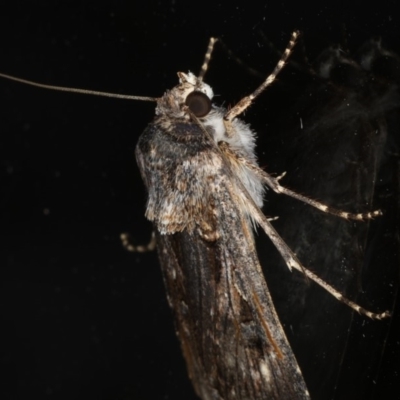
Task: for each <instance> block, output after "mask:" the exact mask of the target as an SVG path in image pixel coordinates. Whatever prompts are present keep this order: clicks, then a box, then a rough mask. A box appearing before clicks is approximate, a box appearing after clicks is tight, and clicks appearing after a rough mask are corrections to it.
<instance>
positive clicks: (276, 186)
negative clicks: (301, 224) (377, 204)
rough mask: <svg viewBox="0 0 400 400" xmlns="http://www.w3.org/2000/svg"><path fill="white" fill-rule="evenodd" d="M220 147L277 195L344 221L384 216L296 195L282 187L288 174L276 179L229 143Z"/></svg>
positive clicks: (378, 212) (376, 212) (219, 145)
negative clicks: (282, 195) (238, 152)
mask: <svg viewBox="0 0 400 400" xmlns="http://www.w3.org/2000/svg"><path fill="white" fill-rule="evenodd" d="M218 147H219V148H220V149H221V151H222V152H223V153H224V154H225V155H226V156H227V157H228V158H229V159H232V158H233V159H236V161H237V162H238V163H240V164H241V165H245V166H246V167H247V168H248V169H250V170H251V171H253V172H254V173H255V174H256V175H258V176H259V177H260V178H261V179H262V181H263V182H264V183H265V184H266V185H267V186H268V187H270V188H271V189H272V190H273V191H274V192H275V193H278V194H285V195H286V196H290V197H293V198H294V199H297V200H300V201H302V202H303V203H306V204H309V205H310V206H312V207H314V208H317V209H318V210H320V211H323V212H325V213H327V214H332V215H336V216H337V217H340V218H343V219H347V220H349V219H351V220H355V221H364V220H366V219H372V218H374V217H379V216H380V215H382V211H381V210H375V211H371V212H367V213H358V214H355V213H349V212H346V211H342V210H338V209H336V208H334V207H330V206H327V205H326V204H323V203H321V202H319V201H317V200H314V199H310V198H309V197H307V196H304V195H302V194H299V193H296V192H294V191H293V190H290V189H288V188H286V187H285V186H282V185H281V184H280V183H279V181H280V180H281V179H282V178H283V177H284V176H285V175H286V172H283V173H282V174H281V175H279V176H277V177H276V178H274V177H273V176H271V175H270V174H268V173H267V172H265V171H263V170H262V169H261V168H260V167H258V166H257V165H255V164H253V163H252V162H250V161H249V160H247V159H246V158H244V157H242V156H241V155H239V154H237V153H236V152H235V151H234V150H232V148H231V147H230V146H229V144H228V143H227V142H223V141H221V142H219V143H218Z"/></svg>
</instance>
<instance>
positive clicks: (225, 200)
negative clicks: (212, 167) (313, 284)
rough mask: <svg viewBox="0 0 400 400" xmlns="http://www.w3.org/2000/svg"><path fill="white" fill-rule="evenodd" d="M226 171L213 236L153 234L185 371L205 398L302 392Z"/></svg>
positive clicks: (217, 189) (217, 190)
mask: <svg viewBox="0 0 400 400" xmlns="http://www.w3.org/2000/svg"><path fill="white" fill-rule="evenodd" d="M226 179H227V177H226V176H222V177H220V182H218V184H217V185H215V186H214V187H213V190H214V191H213V193H214V198H213V200H214V204H213V206H214V215H215V219H216V221H215V225H216V226H217V227H218V228H217V230H218V234H219V238H218V239H217V240H216V241H206V240H204V239H203V238H202V237H201V236H200V234H198V233H195V232H194V233H192V234H189V233H188V232H186V231H184V232H181V233H176V234H173V235H160V234H159V233H158V234H157V244H158V250H159V256H160V262H161V265H162V270H163V275H164V281H165V285H166V289H167V294H168V300H169V303H170V306H171V307H172V309H173V313H174V317H175V326H176V331H177V334H178V336H179V339H180V342H181V346H182V350H183V354H184V357H185V359H186V363H187V367H188V370H189V376H190V378H191V380H192V382H193V384H194V387H195V390H196V392H197V394H198V395H199V396H200V397H201V398H202V399H205V400H208V399H213V400H214V399H224V400H228V399H236V400H237V399H308V398H309V396H308V392H307V388H306V385H305V383H304V380H303V377H302V375H301V372H300V370H299V367H298V365H297V362H296V360H295V357H294V355H293V353H292V350H291V348H290V345H289V343H288V342H287V339H286V336H285V334H284V332H283V329H282V326H281V324H280V322H279V319H278V317H277V315H276V312H275V309H274V306H273V303H272V300H271V297H270V294H269V291H268V288H267V285H266V283H265V280H264V278H263V274H262V272H261V268H260V265H259V262H258V258H257V254H256V251H255V247H254V240H253V234H252V232H251V226H250V224H249V222H248V221H247V219H246V218H245V217H244V216H243V215H242V214H241V212H240V211H239V208H238V207H237V204H236V200H235V198H234V196H235V194H234V193H231V192H230V190H229V185H226V184H225V180H226Z"/></svg>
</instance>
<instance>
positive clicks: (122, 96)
mask: <svg viewBox="0 0 400 400" xmlns="http://www.w3.org/2000/svg"><path fill="white" fill-rule="evenodd" d="M0 77H1V78H5V79H9V80H11V81H15V82H19V83H24V84H25V85H30V86H36V87H39V88H42V89H49V90H56V91H58V92H70V93H79V94H89V95H92V96H101V97H111V98H113V99H124V100H139V101H157V100H158V98H157V97H145V96H132V95H129V94H119V93H108V92H99V91H97V90H88V89H78V88H69V87H65V86H53V85H46V84H44V83H38V82H33V81H29V80H27V79H21V78H17V77H16V76H12V75H7V74H2V73H0Z"/></svg>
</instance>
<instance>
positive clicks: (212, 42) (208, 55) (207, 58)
mask: <svg viewBox="0 0 400 400" xmlns="http://www.w3.org/2000/svg"><path fill="white" fill-rule="evenodd" d="M217 40H218V39H216V38H213V37H212V38H210V41H209V42H208V47H207V51H206V54H205V56H204V61H203V65H202V66H201V69H200V73H199V76H198V78H199V80H201V81H202V80H203V78H204V75H205V74H206V72H207V69H208V64H209V63H210V60H211V54H212V52H213V50H214V45H215V43H216V42H217Z"/></svg>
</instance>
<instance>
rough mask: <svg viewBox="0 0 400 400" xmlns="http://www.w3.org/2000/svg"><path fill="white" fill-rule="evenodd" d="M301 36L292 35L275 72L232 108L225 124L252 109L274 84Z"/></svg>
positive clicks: (297, 33) (226, 116) (297, 34)
mask: <svg viewBox="0 0 400 400" xmlns="http://www.w3.org/2000/svg"><path fill="white" fill-rule="evenodd" d="M298 36H299V32H298V31H295V32H293V33H292V37H291V38H290V41H289V44H288V46H287V47H286V50H285V51H284V52H283V55H282V57H281V59H280V60H279V61H278V64H276V67H275V69H274V70H273V72H272V73H271V74H270V75H268V77H267V79H265V81H264V82H263V83H262V84H261V85H260V86H259V87H258V88H257V89H256V90H255V91H254V92H253V93H251V94H250V95H248V96H246V97H243V99H241V100H240V101H239V102H238V103H237V104H236V105H235V106H234V107H233V108H231V109H230V110H229V111H228V112H227V113H226V114H225V116H224V122H228V123H229V122H230V121H232V120H233V119H234V118H235V117H237V116H238V115H240V114H241V113H242V112H243V111H245V110H246V109H247V108H248V107H250V105H251V103H252V102H253V101H254V99H255V98H256V97H258V96H259V95H260V94H261V93H262V92H263V91H264V90H265V89H266V88H267V87H268V86H269V85H271V83H272V82H274V80H275V79H276V77H277V75H278V74H279V72H280V71H281V70H282V68H283V67H284V66H285V64H286V61H287V59H288V58H289V56H290V54H291V53H292V51H293V47H294V45H295V44H296V40H297V38H298ZM228 132H229V129H228Z"/></svg>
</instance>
